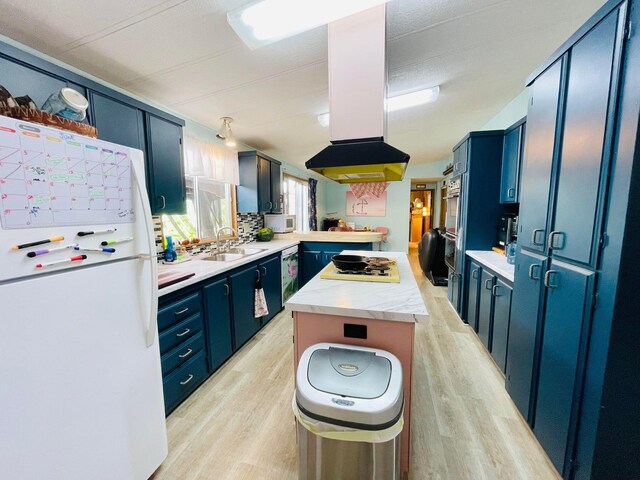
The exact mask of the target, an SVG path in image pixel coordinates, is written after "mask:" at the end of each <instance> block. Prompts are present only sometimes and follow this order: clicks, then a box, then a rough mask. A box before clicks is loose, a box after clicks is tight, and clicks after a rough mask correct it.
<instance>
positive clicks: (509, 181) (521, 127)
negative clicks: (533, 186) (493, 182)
mask: <svg viewBox="0 0 640 480" xmlns="http://www.w3.org/2000/svg"><path fill="white" fill-rule="evenodd" d="M525 122H526V119H522V120H520V121H519V122H518V123H516V124H515V125H512V126H511V127H509V128H508V129H507V131H506V132H505V135H504V146H503V149H502V176H501V183H500V203H518V201H519V199H518V193H519V190H520V164H521V162H522V146H523V144H524V135H525V125H526V123H525Z"/></svg>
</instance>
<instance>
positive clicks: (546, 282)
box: [544, 270, 558, 288]
mask: <svg viewBox="0 0 640 480" xmlns="http://www.w3.org/2000/svg"><path fill="white" fill-rule="evenodd" d="M556 273H558V271H557V270H549V271H547V273H545V274H544V286H545V287H547V288H556V287H557V286H558V284H555V285H553V284H552V283H551V276H552V275H555V274H556Z"/></svg>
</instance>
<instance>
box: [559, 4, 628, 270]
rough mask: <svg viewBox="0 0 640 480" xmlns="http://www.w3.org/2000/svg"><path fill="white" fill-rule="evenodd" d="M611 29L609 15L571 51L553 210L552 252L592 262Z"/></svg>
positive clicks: (613, 30)
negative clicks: (555, 198) (554, 207)
mask: <svg viewBox="0 0 640 480" xmlns="http://www.w3.org/2000/svg"><path fill="white" fill-rule="evenodd" d="M616 28H617V12H615V13H613V14H611V15H609V17H607V18H606V19H605V20H603V21H602V23H600V24H599V25H598V26H597V27H596V28H594V29H593V30H592V31H591V32H590V33H589V34H588V35H586V36H585V37H584V38H583V39H582V40H580V41H579V42H578V43H577V44H576V45H575V46H574V47H573V49H572V53H571V63H570V67H569V77H568V84H567V100H566V107H565V112H566V113H565V122H564V135H563V142H562V154H561V157H560V170H559V176H558V187H557V194H556V197H557V200H556V209H555V221H554V228H553V230H554V232H557V233H556V234H555V236H554V238H552V239H550V240H549V243H550V244H553V246H555V247H557V249H556V248H555V247H554V250H553V256H554V257H556V256H558V257H562V258H565V259H569V260H573V261H576V262H581V263H584V264H592V263H593V253H594V250H595V249H594V247H595V243H596V241H597V238H596V237H597V235H598V231H597V228H596V227H597V225H598V221H597V220H598V219H597V216H598V215H597V212H598V199H599V193H600V192H601V188H604V186H602V187H601V185H602V176H603V171H604V168H603V159H604V158H607V159H608V157H609V155H608V154H607V153H605V151H604V146H605V129H606V126H607V113H608V110H609V89H610V87H611V71H612V68H613V54H614V45H615V37H616Z"/></svg>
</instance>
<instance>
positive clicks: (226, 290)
mask: <svg viewBox="0 0 640 480" xmlns="http://www.w3.org/2000/svg"><path fill="white" fill-rule="evenodd" d="M224 295H225V296H227V297H228V296H229V285H228V284H227V283H225V284H224Z"/></svg>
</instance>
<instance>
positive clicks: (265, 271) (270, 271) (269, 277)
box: [258, 257, 282, 324]
mask: <svg viewBox="0 0 640 480" xmlns="http://www.w3.org/2000/svg"><path fill="white" fill-rule="evenodd" d="M280 268H281V264H280V257H274V258H272V259H270V260H267V261H266V262H262V263H260V264H259V265H258V269H259V270H260V276H261V278H262V288H263V289H264V296H265V299H266V300H267V309H268V310H269V314H268V315H266V316H264V317H263V318H262V322H263V324H265V323H266V322H268V321H269V320H271V319H272V318H273V317H275V316H276V315H277V314H278V313H279V312H280V310H282V291H281V289H282V275H281V273H280Z"/></svg>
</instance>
